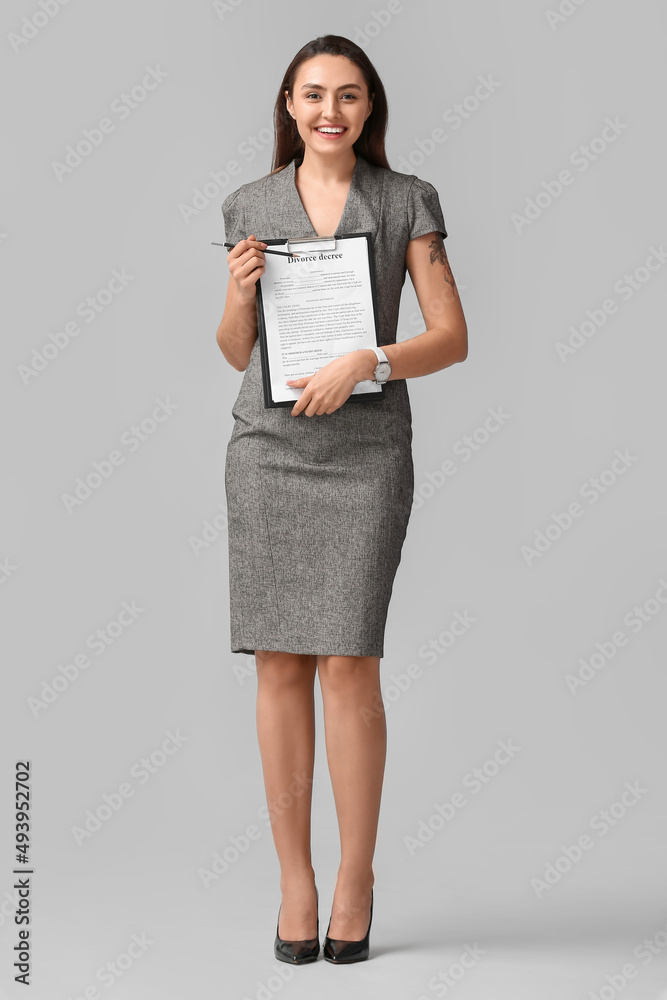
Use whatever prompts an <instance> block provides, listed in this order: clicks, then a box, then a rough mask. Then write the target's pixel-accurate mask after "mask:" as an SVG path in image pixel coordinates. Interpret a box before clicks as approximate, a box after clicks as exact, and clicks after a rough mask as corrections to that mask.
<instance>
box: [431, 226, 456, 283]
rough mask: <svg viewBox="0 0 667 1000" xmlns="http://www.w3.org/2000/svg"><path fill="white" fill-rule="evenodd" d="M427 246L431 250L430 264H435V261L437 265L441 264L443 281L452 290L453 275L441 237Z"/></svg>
mask: <svg viewBox="0 0 667 1000" xmlns="http://www.w3.org/2000/svg"><path fill="white" fill-rule="evenodd" d="M429 246H430V249H431V263H432V264H435V263H436V261H437V263H438V264H442V266H443V268H444V275H443V276H444V279H445V281H446V282H447V284H448V285H451V286H452V288H454V287H455V282H454V275H453V274H452V269H451V267H450V266H449V261H448V260H447V251H446V250H445V244H444V243H443V241H442V236H438V237H437V239H435V240H431V242H430V244H429Z"/></svg>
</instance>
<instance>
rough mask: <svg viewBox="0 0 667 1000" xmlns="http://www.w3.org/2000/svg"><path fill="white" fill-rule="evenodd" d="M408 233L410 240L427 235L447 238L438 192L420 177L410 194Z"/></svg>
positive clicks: (414, 183) (416, 179) (416, 178)
mask: <svg viewBox="0 0 667 1000" xmlns="http://www.w3.org/2000/svg"><path fill="white" fill-rule="evenodd" d="M408 233H409V235H408V239H409V240H414V239H415V238H416V237H417V236H424V235H425V234H426V233H440V234H441V235H442V238H443V239H445V237H446V236H447V230H446V229H445V220H444V217H443V214H442V208H441V207H440V199H439V197H438V192H437V191H436V189H435V188H434V187H433V185H432V184H429V182H428V181H424V180H422V179H421V178H420V177H415V179H414V181H413V182H412V185H411V187H410V191H409V193H408Z"/></svg>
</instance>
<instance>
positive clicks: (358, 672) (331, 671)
mask: <svg viewBox="0 0 667 1000" xmlns="http://www.w3.org/2000/svg"><path fill="white" fill-rule="evenodd" d="M317 669H318V671H319V674H320V683H322V684H325V685H326V687H327V688H328V689H329V690H332V691H336V690H338V691H346V690H349V689H350V688H354V687H365V688H368V687H372V688H375V687H377V685H378V684H379V674H380V657H379V656H318V658H317Z"/></svg>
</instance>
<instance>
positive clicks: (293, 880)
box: [280, 866, 315, 892]
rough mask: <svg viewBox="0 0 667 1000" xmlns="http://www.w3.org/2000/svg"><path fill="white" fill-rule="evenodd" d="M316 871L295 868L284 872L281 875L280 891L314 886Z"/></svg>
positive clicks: (306, 868)
mask: <svg viewBox="0 0 667 1000" xmlns="http://www.w3.org/2000/svg"><path fill="white" fill-rule="evenodd" d="M314 883H315V871H314V869H313V868H312V866H311V867H305V868H294V869H291V870H289V871H284V872H282V873H281V875H280V891H281V892H285V891H286V890H288V889H301V888H306V887H310V886H312V885H314Z"/></svg>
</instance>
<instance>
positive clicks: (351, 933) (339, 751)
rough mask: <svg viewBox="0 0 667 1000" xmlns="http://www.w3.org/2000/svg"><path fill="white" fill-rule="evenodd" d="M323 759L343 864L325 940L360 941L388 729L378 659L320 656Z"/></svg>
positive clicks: (366, 911) (366, 915)
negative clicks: (325, 763) (324, 748)
mask: <svg viewBox="0 0 667 1000" xmlns="http://www.w3.org/2000/svg"><path fill="white" fill-rule="evenodd" d="M317 664H318V670H319V675H320V686H321V688H322V704H323V707H324V730H325V738H326V748H327V760H328V764H329V773H330V775H331V784H332V787H333V793H334V801H335V803H336V813H337V815H338V826H339V830H340V847H341V860H340V866H339V868H338V880H337V882H336V891H335V893H334V899H333V905H332V909H331V926H330V928H329V936H330V937H332V938H339V939H341V940H344V941H360V940H361V939H362V938H363V937H364V935H365V933H366V931H367V930H368V921H369V918H370V905H371V887H372V886H373V883H374V881H375V877H374V875H373V854H374V852H375V841H376V838H377V827H378V817H379V812H380V799H381V796H382V781H383V778H384V765H385V757H386V751H387V727H386V720H385V714H384V705H383V703H382V693H381V689H380V657H379V656H319V657H318V658H317Z"/></svg>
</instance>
